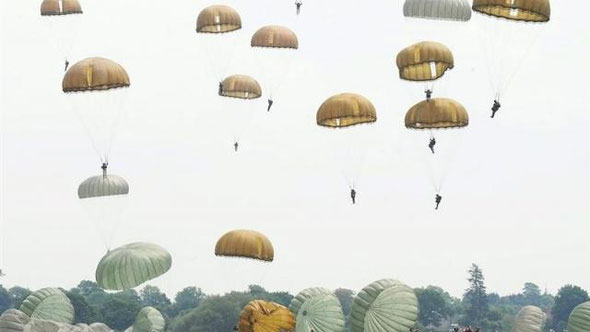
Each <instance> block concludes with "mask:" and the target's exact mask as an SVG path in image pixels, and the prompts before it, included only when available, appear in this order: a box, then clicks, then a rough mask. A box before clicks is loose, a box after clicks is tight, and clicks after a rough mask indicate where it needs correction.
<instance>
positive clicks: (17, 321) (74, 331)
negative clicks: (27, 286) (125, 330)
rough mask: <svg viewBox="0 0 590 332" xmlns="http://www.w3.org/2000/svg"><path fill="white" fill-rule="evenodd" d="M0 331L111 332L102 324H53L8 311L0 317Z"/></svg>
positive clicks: (53, 322)
mask: <svg viewBox="0 0 590 332" xmlns="http://www.w3.org/2000/svg"><path fill="white" fill-rule="evenodd" d="M0 331H2V332H23V331H26V332H112V331H113V330H112V329H110V328H109V327H108V326H106V325H105V324H102V323H92V324H90V325H86V324H76V325H70V324H66V323H60V322H55V321H51V320H43V319H37V318H30V317H29V316H27V315H26V314H25V313H24V312H22V311H20V310H16V309H8V310H6V311H5V312H3V313H2V315H1V316H0Z"/></svg>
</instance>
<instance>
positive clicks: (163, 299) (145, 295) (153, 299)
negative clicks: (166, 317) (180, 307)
mask: <svg viewBox="0 0 590 332" xmlns="http://www.w3.org/2000/svg"><path fill="white" fill-rule="evenodd" d="M139 295H140V298H141V304H142V306H144V307H145V306H151V307H154V308H156V309H158V310H159V311H160V312H168V309H169V307H170V304H171V302H170V299H168V297H167V296H166V294H164V293H163V292H162V291H160V289H159V288H158V287H156V286H150V285H147V286H145V287H144V288H143V289H142V290H141V291H140V292H139Z"/></svg>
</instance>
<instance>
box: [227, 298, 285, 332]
mask: <svg viewBox="0 0 590 332" xmlns="http://www.w3.org/2000/svg"><path fill="white" fill-rule="evenodd" d="M294 327H295V319H294V317H293V314H292V313H291V311H289V309H287V308H285V307H283V306H282V305H280V304H278V303H274V302H268V301H263V300H254V301H250V302H249V303H248V304H247V305H246V306H245V307H244V309H243V310H242V312H241V313H240V320H239V323H238V331H239V332H279V331H281V330H292V329H293V328H294Z"/></svg>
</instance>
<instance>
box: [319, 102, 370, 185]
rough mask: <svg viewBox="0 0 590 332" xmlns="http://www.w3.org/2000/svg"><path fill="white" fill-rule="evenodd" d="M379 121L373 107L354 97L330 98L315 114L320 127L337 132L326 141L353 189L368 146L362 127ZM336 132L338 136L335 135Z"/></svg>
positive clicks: (331, 133) (332, 133)
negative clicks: (328, 142)
mask: <svg viewBox="0 0 590 332" xmlns="http://www.w3.org/2000/svg"><path fill="white" fill-rule="evenodd" d="M375 121H377V112H376V110H375V107H374V106H373V104H372V103H371V102H370V101H369V100H368V99H367V98H365V97H363V96H361V95H358V94H354V93H341V94H337V95H334V96H332V97H330V98H328V99H327V100H326V101H324V102H323V103H322V105H321V106H320V108H319V109H318V111H317V113H316V123H317V125H318V126H320V127H325V128H330V129H334V130H332V131H330V133H329V136H327V137H326V139H325V140H328V141H331V142H330V145H331V149H330V150H331V151H332V152H334V153H335V154H336V159H338V163H339V164H341V165H343V166H342V172H343V176H344V178H345V180H346V182H347V184H348V186H349V187H350V188H351V189H354V188H355V187H356V185H357V184H358V181H359V178H360V173H361V168H362V164H363V160H364V156H365V154H366V150H367V146H368V143H367V142H365V141H366V139H367V136H368V133H367V132H366V131H365V130H366V129H367V128H362V127H365V126H361V125H362V124H371V123H373V122H375ZM335 131H337V132H335Z"/></svg>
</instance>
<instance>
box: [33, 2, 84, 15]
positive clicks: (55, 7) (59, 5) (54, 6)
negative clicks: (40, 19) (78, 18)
mask: <svg viewBox="0 0 590 332" xmlns="http://www.w3.org/2000/svg"><path fill="white" fill-rule="evenodd" d="M71 14H82V6H80V3H79V2H78V0H43V2H42V3H41V16H62V15H71Z"/></svg>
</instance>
